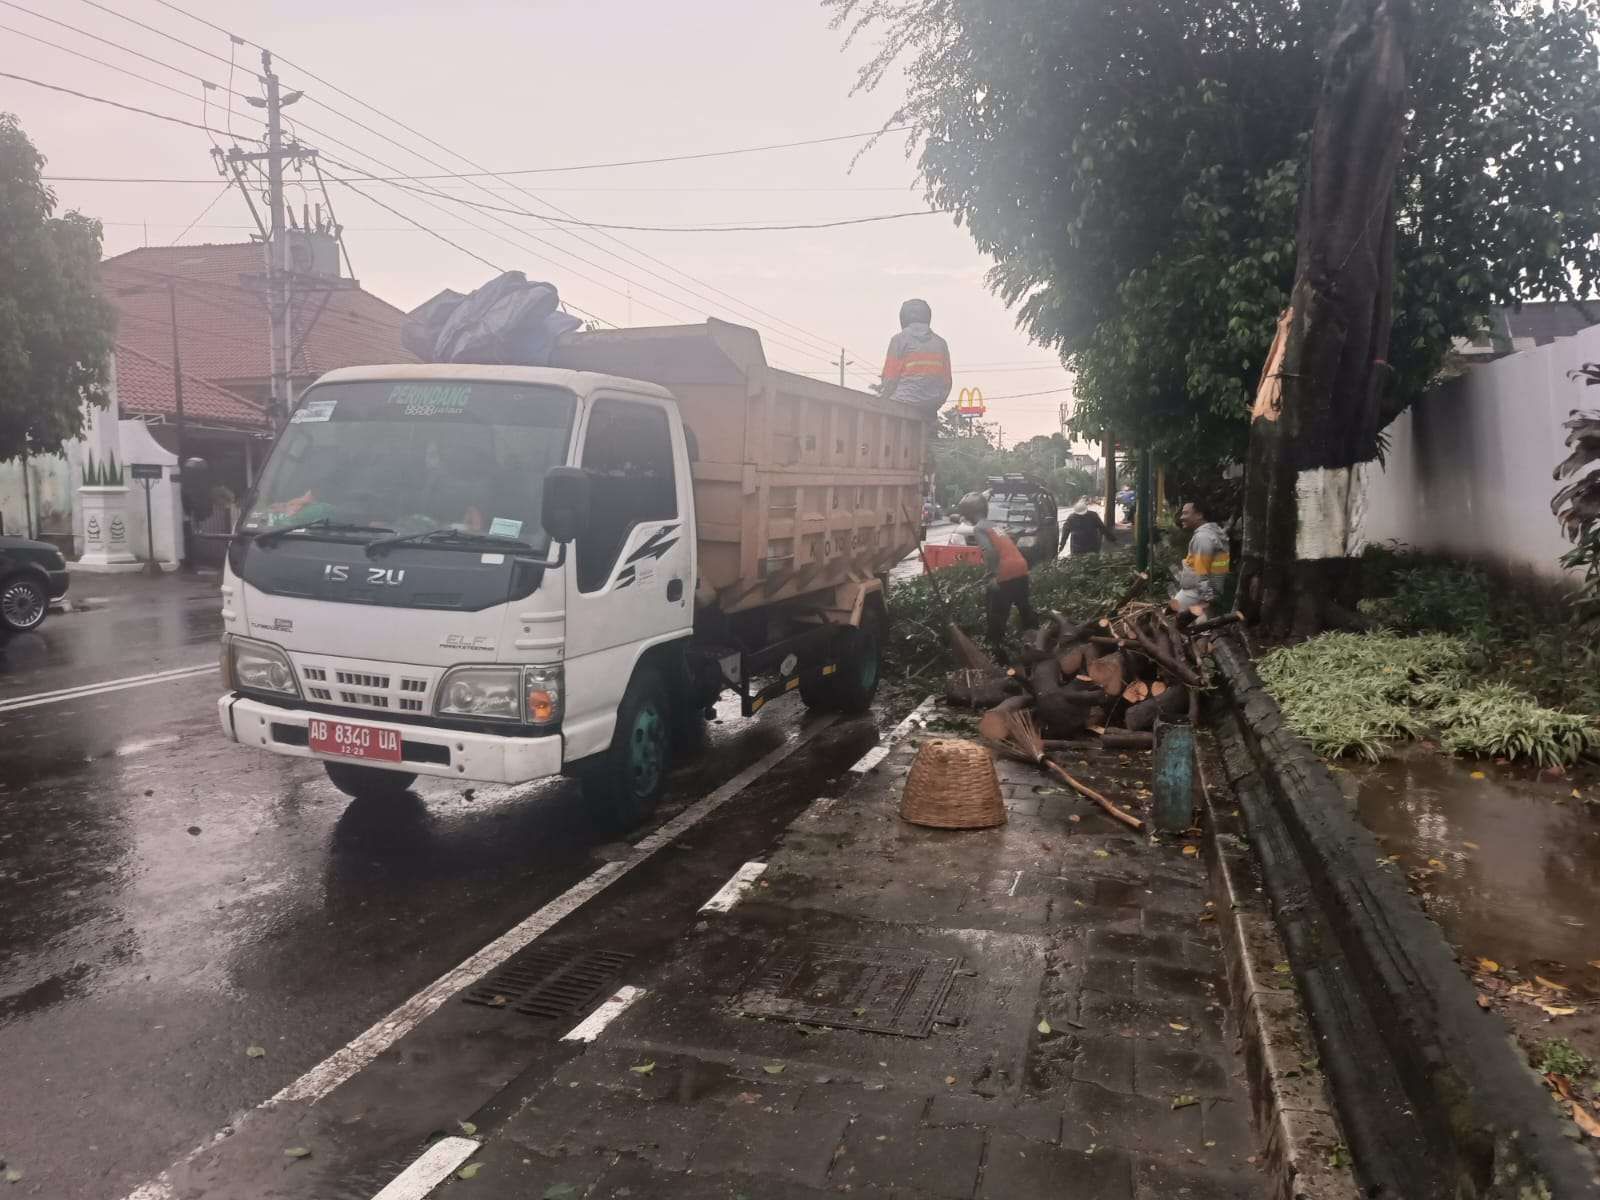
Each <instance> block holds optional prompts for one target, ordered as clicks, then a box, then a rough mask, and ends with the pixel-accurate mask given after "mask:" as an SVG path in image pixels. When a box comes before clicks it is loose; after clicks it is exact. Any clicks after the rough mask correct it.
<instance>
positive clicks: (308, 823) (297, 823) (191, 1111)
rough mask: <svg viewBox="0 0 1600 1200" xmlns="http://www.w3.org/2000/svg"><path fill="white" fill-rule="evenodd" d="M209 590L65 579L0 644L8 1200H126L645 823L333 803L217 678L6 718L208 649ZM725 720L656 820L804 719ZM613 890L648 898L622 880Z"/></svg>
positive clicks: (779, 806)
mask: <svg viewBox="0 0 1600 1200" xmlns="http://www.w3.org/2000/svg"><path fill="white" fill-rule="evenodd" d="M217 582H218V581H217V579H216V578H215V577H209V578H199V579H183V580H178V579H168V580H163V581H150V582H148V583H146V582H145V581H142V580H119V581H114V582H112V583H98V584H97V583H96V582H95V581H93V580H86V578H85V577H82V576H79V577H77V578H75V579H74V591H73V598H74V600H76V601H78V602H80V603H81V602H82V601H84V600H86V599H89V600H92V599H93V598H94V595H95V593H96V592H101V593H106V594H107V596H108V598H107V600H106V602H105V603H104V604H103V605H101V606H96V607H91V608H89V609H88V610H87V611H79V612H71V613H67V614H58V615H55V616H53V617H52V618H51V619H50V620H48V621H47V622H46V623H45V625H44V626H43V627H42V629H41V630H40V631H39V632H38V633H36V634H34V635H30V636H28V637H24V638H17V639H14V640H12V641H10V642H9V643H6V644H4V645H0V747H3V753H0V812H3V814H4V818H3V820H0V1158H3V1159H4V1160H5V1161H6V1163H7V1165H8V1166H9V1167H10V1168H12V1169H15V1170H19V1171H21V1172H22V1173H23V1180H22V1182H21V1183H20V1184H18V1185H16V1187H17V1190H16V1192H15V1193H11V1194H18V1195H39V1196H48V1197H52V1198H53V1200H78V1198H80V1197H82V1198H85V1200H88V1198H96V1200H98V1198H102V1197H108V1198H111V1200H117V1198H119V1197H122V1196H124V1195H126V1194H127V1193H128V1191H129V1190H131V1189H132V1188H133V1187H135V1186H137V1185H138V1184H139V1183H141V1182H142V1181H144V1180H146V1179H149V1178H150V1177H152V1176H154V1175H155V1174H156V1173H157V1172H159V1171H161V1170H162V1169H163V1168H165V1167H167V1166H168V1165H169V1164H171V1163H172V1162H174V1161H175V1160H176V1159H178V1158H179V1157H181V1156H182V1155H183V1154H184V1153H186V1152H187V1151H188V1150H190V1149H191V1148H192V1147H194V1146H196V1145H197V1144H199V1143H200V1142H202V1141H203V1140H205V1139H206V1138H208V1137H209V1136H210V1135H211V1134H212V1133H213V1132H214V1131H215V1130H217V1129H218V1128H220V1127H221V1126H223V1125H224V1124H226V1123H228V1122H230V1121H232V1120H233V1119H235V1118H236V1117H237V1116H238V1115H239V1114H240V1113H242V1112H245V1111H247V1110H249V1109H251V1108H253V1107H254V1106H256V1105H258V1104H259V1103H260V1102H261V1101H262V1100H264V1099H265V1098H267V1097H268V1096H270V1095H272V1094H273V1093H274V1092H276V1091H277V1090H278V1089H279V1088H281V1087H283V1086H284V1085H285V1084H287V1083H289V1082H290V1081H292V1080H294V1079H295V1078H296V1077H297V1076H299V1075H300V1074H301V1073H302V1072H304V1071H306V1070H307V1069H309V1068H310V1067H312V1066H313V1065H314V1064H316V1063H318V1062H319V1061H321V1060H322V1059H323V1058H324V1057H325V1056H326V1055H328V1054H329V1053H331V1052H332V1051H334V1050H336V1049H338V1048H339V1047H340V1046H342V1045H344V1044H345V1043H346V1042H348V1041H349V1040H350V1039H351V1038H353V1037H355V1036H356V1035H358V1034H359V1033H361V1032H362V1031H363V1030H364V1029H366V1028H367V1027H368V1026H369V1025H370V1024H371V1023H372V1022H373V1021H374V1020H376V1019H377V1018H379V1017H380V1016H382V1015H383V1014H385V1013H387V1012H389V1011H390V1010H391V1009H392V1008H393V1007H394V1006H395V1005H397V1004H398V1003H400V1002H401V1001H403V1000H405V999H406V998H407V997H408V996H411V995H412V994H413V993H415V992H416V991H417V990H418V989H419V988H421V987H423V986H425V985H426V984H428V983H429V982H431V981H432V980H434V979H435V978H437V977H438V976H439V975H441V974H443V973H444V972H445V971H447V970H449V969H450V968H451V967H454V966H455V965H456V964H457V963H459V962H461V961H462V960H463V959H464V958H466V957H467V956H468V955H470V954H472V953H473V952H475V951H476V950H478V949H479V948H481V947H482V946H483V945H484V944H485V943H487V942H489V941H491V940H492V939H494V938H495V937H497V936H498V935H499V934H501V933H502V932H503V931H504V930H506V929H507V928H508V927H510V926H512V925H514V924H515V923H516V922H518V921H520V920H521V919H523V918H524V917H526V916H527V915H528V914H529V913H530V912H532V911H533V910H535V909H536V908H538V907H539V906H540V905H541V904H543V903H545V902H546V901H547V900H549V899H551V898H552V897H554V896H556V895H559V894H560V893H561V892H562V891H563V890H565V889H566V888H568V887H569V886H571V885H572V884H573V883H575V882H576V881H577V880H579V879H581V878H582V877H584V876H585V875H587V874H589V873H590V872H592V871H593V870H594V869H595V868H596V866H597V865H598V864H599V863H600V862H601V861H603V860H604V859H606V858H607V857H608V856H611V855H614V854H615V851H616V843H617V841H618V839H619V838H620V837H626V838H627V839H628V840H634V839H637V838H638V837H639V836H642V834H643V833H644V832H647V830H636V831H618V830H615V829H607V828H605V827H604V826H603V825H601V824H599V823H597V822H596V821H595V820H594V819H593V818H592V817H591V816H590V815H589V814H588V813H587V812H586V810H585V809H584V807H583V806H582V804H581V801H580V799H579V797H578V796H577V793H576V790H575V789H573V788H572V787H571V786H570V785H567V784H564V783H561V782H555V783H550V784H543V785H533V786H529V787H523V788H516V789H505V788H489V787H485V788H479V789H475V790H469V788H468V787H466V786H464V785H462V784H459V783H451V782H443V783H430V782H427V781H423V782H421V783H419V786H418V788H417V789H416V791H415V793H414V794H413V796H412V797H411V798H410V799H409V800H408V801H407V802H406V803H404V804H401V805H398V806H396V805H379V806H366V805H359V804H351V803H350V802H348V801H347V800H346V799H345V798H344V797H343V796H342V795H341V794H339V793H337V792H335V791H334V789H333V788H332V786H331V785H329V784H328V783H327V782H326V780H325V778H324V776H323V774H322V771H321V768H320V766H319V765H318V764H316V763H311V762H304V761H300V760H295V759H288V758H280V757H278V756H275V755H268V754H263V753H260V752H254V751H250V750H246V749H244V748H241V747H238V746H235V745H232V744H231V743H228V742H226V741H225V740H224V739H223V738H222V735H221V733H220V732H219V731H218V729H217V724H216V713H215V699H216V695H217V693H218V690H219V687H220V682H219V680H218V678H217V676H216V675H215V674H212V673H209V672H208V673H205V674H200V675H196V676H192V677H189V678H184V679H179V680H172V681H166V682H161V683H156V684H151V685H147V686H139V687H132V688H127V689H123V690H114V691H107V692H104V693H102V694H98V695H91V696H87V697H78V698H69V699H66V700H61V701H56V702H51V703H44V704H38V705H34V706H30V707H20V708H19V707H11V708H7V707H6V706H7V705H8V703H14V702H15V701H17V700H18V699H19V698H24V697H38V696H39V695H41V694H43V693H48V692H52V691H56V690H58V689H64V688H73V687H79V686H83V685H88V684H96V683H101V682H109V681H116V680H120V679H125V678H127V677H130V676H136V675H142V674H148V673H151V672H156V671H163V670H171V669H175V668H184V667H191V666H204V665H208V664H210V663H212V662H214V661H215V656H216V645H217V638H218V636H219V634H220V629H221V622H220V618H219V617H218V616H217V607H218V600H217V592H216V585H217ZM723 711H724V713H725V719H723V720H721V721H720V722H719V723H718V724H716V725H714V726H713V728H712V732H711V747H710V752H709V753H707V754H705V755H704V756H702V757H700V758H699V759H697V760H695V762H693V763H692V764H690V765H688V766H687V767H685V768H683V769H681V770H680V771H679V772H678V774H677V775H676V776H675V780H674V791H673V796H672V799H671V801H669V803H668V804H666V805H664V806H663V809H662V812H661V813H660V814H659V815H658V818H657V819H658V820H664V819H667V818H670V817H671V816H672V815H673V814H674V813H675V812H676V811H678V810H679V809H681V808H682V807H683V805H684V804H686V803H688V802H689V801H692V800H693V799H695V798H697V797H698V796H701V795H704V794H705V793H706V792H708V791H710V790H712V789H713V788H715V787H716V786H717V785H718V784H719V783H721V782H723V781H725V780H727V779H728V778H729V777H731V776H732V775H734V774H736V773H737V772H738V771H740V770H741V769H743V768H744V767H746V766H748V765H749V764H751V763H753V762H754V761H756V760H757V759H759V758H761V757H762V756H763V755H764V754H766V753H768V752H769V751H771V750H773V749H774V748H775V747H777V746H779V745H781V744H782V743H783V742H784V741H785V739H786V738H787V737H788V736H789V735H790V733H791V732H792V731H793V730H794V728H795V727H796V725H797V724H798V722H799V721H801V720H802V710H801V709H800V708H799V706H798V705H797V704H779V705H774V706H773V708H772V709H771V710H770V711H769V712H768V713H766V714H764V715H763V717H762V718H761V719H759V720H752V721H744V720H740V719H737V717H736V713H737V709H736V708H734V709H732V711H731V712H730V711H729V710H728V709H727V708H726V707H725V708H724V710H723ZM856 726H857V727H856V728H855V729H854V730H853V731H850V732H846V733H843V734H840V735H838V736H830V737H824V738H819V739H817V741H816V743H815V744H814V746H813V745H808V746H807V747H806V748H805V749H804V750H802V751H801V752H800V754H798V755H797V756H796V758H795V760H793V761H794V762H795V763H796V764H797V769H795V770H793V771H791V772H789V773H788V774H789V782H788V783H786V784H784V785H783V786H774V787H771V788H767V789H752V792H756V793H758V794H757V795H753V796H752V797H751V799H750V801H749V803H748V804H747V805H746V806H745V807H746V808H751V807H754V808H757V809H771V812H770V813H769V814H768V815H769V817H770V821H768V822H766V823H763V821H762V820H756V819H755V818H756V817H758V816H759V815H760V814H759V813H757V814H752V813H750V812H741V813H740V814H739V821H740V822H744V823H746V824H748V825H749V827H750V828H751V829H753V830H756V831H757V832H755V833H753V834H752V835H751V836H752V837H754V838H755V839H756V840H760V839H762V838H768V837H770V836H771V835H770V834H769V833H767V832H765V831H766V829H767V824H769V823H770V824H772V832H773V833H775V832H776V829H777V828H781V821H779V820H778V818H780V817H782V816H783V813H785V812H788V811H790V810H794V811H797V810H798V807H799V806H801V805H803V804H804V803H805V802H806V800H808V799H809V798H810V797H811V796H813V795H815V794H817V792H816V788H817V787H818V786H821V785H822V784H823V783H824V782H825V781H826V780H827V779H828V778H829V776H830V775H832V774H834V773H836V772H837V771H839V770H841V769H842V768H843V766H845V765H847V764H848V763H849V762H850V761H853V759H854V757H855V756H857V755H859V754H860V753H861V752H862V751H864V750H865V749H866V748H867V747H868V746H870V745H871V743H872V741H873V740H874V738H875V736H876V735H875V731H874V728H873V726H872V724H871V722H870V721H865V720H863V721H861V722H857V723H856ZM803 760H804V761H803ZM785 819H786V818H785ZM696 840H698V839H696ZM759 849H760V847H759V846H751V845H741V846H739V847H737V853H739V854H744V853H747V852H748V853H755V852H759ZM729 852H730V853H734V851H733V850H730V851H729ZM670 876H671V873H664V878H663V880H662V882H661V883H659V884H657V885H654V886H656V887H658V888H671V887H672V886H673V885H672V883H671V879H670ZM694 886H695V887H700V886H702V883H701V881H700V880H696V881H695V883H694ZM593 903H595V904H596V905H598V904H600V902H599V901H596V902H593ZM610 903H613V904H615V905H623V904H631V905H635V906H637V907H638V908H639V910H640V911H642V912H648V911H651V910H652V909H654V908H656V907H658V906H659V903H660V901H659V897H652V896H651V895H649V894H648V891H647V890H643V892H642V890H641V889H640V888H634V889H632V890H631V891H630V892H628V893H627V894H626V895H623V896H619V897H618V898H617V899H616V900H614V901H611V902H610ZM672 932H673V931H672V930H663V931H662V935H661V936H662V937H663V938H664V939H668V940H670V937H671V935H672ZM250 1046H260V1047H263V1048H265V1049H266V1051H267V1054H266V1056H265V1057H264V1058H261V1057H258V1058H252V1057H249V1056H247V1055H246V1053H245V1052H246V1049H247V1048H248V1047H250Z"/></svg>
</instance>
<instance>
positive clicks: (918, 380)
mask: <svg viewBox="0 0 1600 1200" xmlns="http://www.w3.org/2000/svg"><path fill="white" fill-rule="evenodd" d="M932 323H933V309H932V308H930V307H929V306H928V302H927V301H926V300H907V301H906V302H905V303H904V304H902V305H901V306H900V332H899V333H897V334H895V335H894V337H893V338H891V339H890V340H889V353H888V354H887V355H885V356H884V360H883V384H882V387H881V388H880V389H879V395H881V396H883V397H884V398H885V399H887V400H898V401H900V403H902V404H910V405H913V406H915V407H916V408H918V409H920V410H921V412H922V414H923V416H925V417H927V418H929V419H930V420H931V419H932V418H933V416H934V414H936V413H937V412H938V411H939V409H940V408H942V407H943V406H944V402H945V401H946V400H948V399H950V382H951V380H950V347H949V346H948V345H947V344H946V343H945V340H944V339H943V338H942V337H940V336H939V335H938V334H937V333H935V332H934V331H933V324H932Z"/></svg>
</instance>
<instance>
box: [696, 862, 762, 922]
mask: <svg viewBox="0 0 1600 1200" xmlns="http://www.w3.org/2000/svg"><path fill="white" fill-rule="evenodd" d="M766 869H767V864H766V863H764V862H747V863H745V865H744V866H742V867H740V868H739V869H738V870H737V871H735V872H734V873H733V878H732V879H730V880H728V882H727V883H725V884H723V885H722V886H721V887H720V888H718V889H717V894H716V895H715V896H713V897H711V899H709V900H707V901H706V902H705V903H704V904H702V905H701V906H700V911H701V912H727V911H728V910H729V909H730V908H732V907H733V906H734V905H735V904H737V903H739V897H740V896H743V895H744V894H745V893H746V892H748V891H749V890H750V887H751V885H752V884H754V883H755V881H756V880H757V879H759V878H761V872H763V871H765V870H766Z"/></svg>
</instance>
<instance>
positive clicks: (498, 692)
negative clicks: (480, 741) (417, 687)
mask: <svg viewBox="0 0 1600 1200" xmlns="http://www.w3.org/2000/svg"><path fill="white" fill-rule="evenodd" d="M522 704H523V700H522V668H521V667H456V668H454V669H452V670H450V671H447V672H446V673H445V677H444V679H443V681H442V682H441V683H440V684H439V691H438V693H437V699H435V700H434V702H433V711H434V715H436V716H440V717H475V718H478V719H482V720H490V721H520V720H522Z"/></svg>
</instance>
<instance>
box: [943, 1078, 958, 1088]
mask: <svg viewBox="0 0 1600 1200" xmlns="http://www.w3.org/2000/svg"><path fill="white" fill-rule="evenodd" d="M944 1081H945V1083H946V1084H948V1085H949V1086H950V1087H955V1085H956V1077H955V1076H954V1075H946V1076H945V1077H944Z"/></svg>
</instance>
